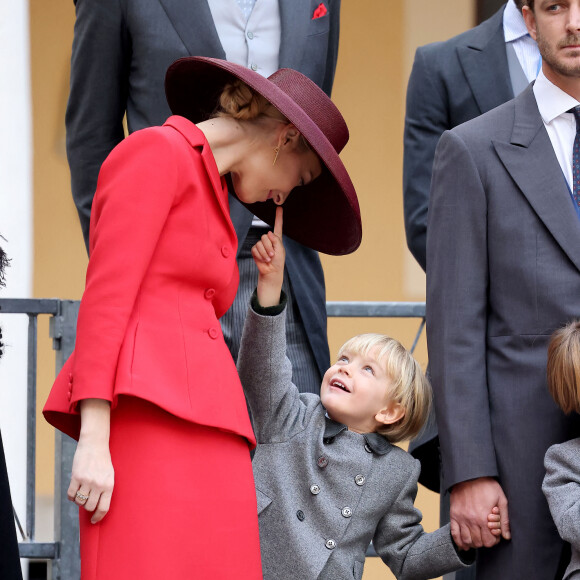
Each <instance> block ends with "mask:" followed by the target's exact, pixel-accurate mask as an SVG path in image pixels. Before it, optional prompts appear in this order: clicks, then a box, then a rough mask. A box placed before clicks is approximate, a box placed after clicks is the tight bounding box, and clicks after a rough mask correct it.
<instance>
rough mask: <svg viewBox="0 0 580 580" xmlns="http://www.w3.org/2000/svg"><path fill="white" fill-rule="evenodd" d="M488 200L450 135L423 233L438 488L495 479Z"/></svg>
mask: <svg viewBox="0 0 580 580" xmlns="http://www.w3.org/2000/svg"><path fill="white" fill-rule="evenodd" d="M488 278H489V274H488V255H487V203H486V195H485V191H484V188H483V184H482V182H481V179H480V175H479V172H478V169H477V166H476V163H475V161H474V159H473V158H472V156H471V154H470V152H469V151H468V149H467V147H466V145H465V143H464V141H463V140H462V138H461V137H460V136H459V135H458V134H457V133H456V132H455V131H452V132H450V131H447V132H445V133H444V134H443V136H442V137H441V140H440V142H439V145H438V147H437V151H436V154H435V162H434V166H433V180H432V187H431V201H430V208H429V226H428V229H427V346H428V354H429V367H430V371H431V382H432V385H433V391H434V394H435V397H434V399H435V411H436V416H437V426H438V428H439V440H440V443H441V457H442V469H443V473H442V475H443V487H444V489H448V488H450V487H451V486H452V485H454V484H456V483H458V482H460V481H465V480H468V479H474V478H478V477H484V476H489V477H496V476H497V475H498V469H497V464H496V459H495V450H494V445H493V439H492V431H491V420H490V405H489V399H488V391H487V369H486V347H487V340H486V338H487V337H486V329H487V291H488Z"/></svg>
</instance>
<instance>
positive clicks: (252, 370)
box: [238, 309, 468, 580]
mask: <svg viewBox="0 0 580 580" xmlns="http://www.w3.org/2000/svg"><path fill="white" fill-rule="evenodd" d="M285 351H286V342H285V312H282V313H281V314H278V315H276V316H262V315H259V314H257V313H256V312H254V311H253V310H252V309H250V311H249V313H248V317H247V319H246V324H245V327H244V333H243V336H242V345H241V347H240V353H239V357H238V370H239V373H240V377H241V380H242V384H243V386H244V390H245V393H246V397H247V399H248V403H249V405H250V409H251V411H252V417H253V421H254V429H255V432H256V438H257V441H258V447H257V449H256V454H255V456H254V460H253V469H254V478H255V482H256V490H257V491H256V493H257V499H258V519H259V524H260V543H261V550H262V568H263V573H264V578H265V580H282V579H286V578H292V579H293V580H314V579H315V578H319V579H325V580H339V579H340V580H343V579H347V578H354V579H357V580H360V579H361V578H362V574H363V566H364V561H365V551H366V549H367V547H368V545H369V542H370V541H371V540H372V541H373V545H374V547H375V549H376V551H377V553H378V554H379V556H380V557H381V558H382V559H383V560H384V562H385V563H386V564H387V565H388V566H389V567H390V568H391V570H392V572H393V573H394V574H395V576H396V577H397V578H400V579H402V578H406V579H411V578H413V579H415V580H418V579H420V578H433V577H436V576H439V575H441V574H443V573H445V572H449V571H452V570H455V569H457V568H460V567H462V566H464V563H463V562H462V560H461V559H460V558H459V556H458V554H457V551H456V550H455V548H454V546H453V543H452V540H451V535H450V532H449V526H445V527H443V528H441V529H439V530H437V531H435V532H433V533H431V534H426V533H425V532H424V531H423V528H422V526H421V523H420V522H421V513H420V512H419V511H418V510H417V509H416V508H415V507H414V506H413V502H414V500H415V496H416V494H417V477H418V475H419V463H418V461H416V460H415V459H413V458H412V457H411V456H410V455H409V454H407V453H406V452H405V451H403V450H401V449H400V448H398V447H395V446H394V445H391V444H390V443H389V442H388V441H387V440H386V439H385V438H384V437H382V436H380V435H378V434H376V433H367V434H365V435H361V434H359V433H354V432H352V431H349V430H348V429H347V428H346V426H344V425H341V424H339V423H335V422H334V421H331V420H330V419H328V418H327V417H326V412H325V410H324V408H323V407H322V405H321V402H320V398H319V397H318V396H317V395H313V394H308V393H307V394H299V392H298V389H297V388H296V387H295V386H294V385H293V384H292V382H291V377H292V368H291V365H290V361H289V360H288V359H287V358H286V357H285ZM466 557H468V556H467V554H466Z"/></svg>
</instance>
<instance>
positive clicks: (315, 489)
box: [310, 483, 320, 495]
mask: <svg viewBox="0 0 580 580" xmlns="http://www.w3.org/2000/svg"><path fill="white" fill-rule="evenodd" d="M310 493H311V494H312V495H318V494H319V493H320V486H319V485H318V484H317V483H315V484H313V485H311V486H310Z"/></svg>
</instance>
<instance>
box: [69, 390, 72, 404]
mask: <svg viewBox="0 0 580 580" xmlns="http://www.w3.org/2000/svg"><path fill="white" fill-rule="evenodd" d="M71 399H72V391H71V390H70V389H69V390H68V400H69V401H70V400H71Z"/></svg>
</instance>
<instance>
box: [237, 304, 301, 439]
mask: <svg viewBox="0 0 580 580" xmlns="http://www.w3.org/2000/svg"><path fill="white" fill-rule="evenodd" d="M237 367H238V373H239V375H240V379H241V381H242V386H243V388H244V393H245V394H246V399H247V401H248V405H249V406H250V411H251V412H252V422H253V424H254V431H255V434H256V439H257V441H258V443H279V442H282V441H286V440H287V439H289V438H290V437H292V436H293V435H295V434H296V433H298V432H300V431H302V430H303V429H304V428H305V426H306V423H307V419H308V412H307V411H308V408H307V405H305V403H304V402H303V401H302V399H301V397H300V394H299V392H298V389H297V387H296V386H295V385H294V384H293V383H292V365H291V363H290V361H289V360H288V358H287V356H286V310H284V311H283V312H282V313H281V314H278V315H276V316H262V315H260V314H257V313H256V312H255V311H254V310H253V309H252V308H249V310H248V314H247V316H246V321H245V324H244V330H243V333H242V340H241V343H240V350H239V354H238V363H237ZM311 408H312V407H311Z"/></svg>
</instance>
